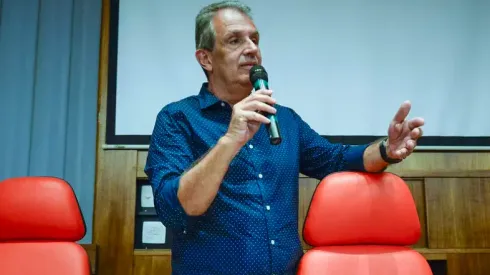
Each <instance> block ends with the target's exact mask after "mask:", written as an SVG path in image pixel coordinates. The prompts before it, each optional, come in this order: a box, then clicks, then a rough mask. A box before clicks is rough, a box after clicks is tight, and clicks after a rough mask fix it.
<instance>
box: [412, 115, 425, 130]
mask: <svg viewBox="0 0 490 275" xmlns="http://www.w3.org/2000/svg"><path fill="white" fill-rule="evenodd" d="M424 123H425V121H424V119H423V118H421V117H416V118H414V119H411V120H410V121H409V122H408V128H409V129H410V130H413V129H415V128H417V127H422V126H424Z"/></svg>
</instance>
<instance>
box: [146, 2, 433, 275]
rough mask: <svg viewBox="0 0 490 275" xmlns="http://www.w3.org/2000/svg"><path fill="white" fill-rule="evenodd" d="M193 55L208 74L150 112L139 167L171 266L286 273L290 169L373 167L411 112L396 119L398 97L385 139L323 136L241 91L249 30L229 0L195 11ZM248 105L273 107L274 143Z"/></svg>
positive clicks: (254, 56) (253, 47) (399, 147)
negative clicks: (345, 141) (193, 89)
mask: <svg viewBox="0 0 490 275" xmlns="http://www.w3.org/2000/svg"><path fill="white" fill-rule="evenodd" d="M196 59H197V61H198V62H199V64H200V65H201V66H202V68H203V69H204V71H205V73H206V76H207V79H208V82H207V83H205V84H203V86H202V88H201V90H200V92H199V94H198V95H196V96H191V97H188V98H185V99H182V100H180V101H178V102H174V103H171V104H168V105H167V106H165V107H164V108H163V109H162V110H161V111H160V112H159V114H158V116H157V121H156V125H155V128H154V131H153V134H152V139H151V144H150V148H149V153H148V159H147V166H146V169H145V171H146V173H147V175H148V177H149V179H150V181H151V184H152V186H153V190H154V198H155V207H156V210H157V213H158V215H159V218H160V219H161V221H162V223H163V224H164V225H165V226H166V227H167V228H168V229H169V230H171V231H172V233H173V247H172V270H173V274H199V275H208V274H256V275H260V274H294V273H295V270H296V266H297V264H298V261H299V259H300V257H301V256H302V248H301V243H300V239H299V235H298V223H297V221H298V215H297V213H298V209H297V207H298V175H299V173H303V174H305V175H307V176H310V177H314V178H317V179H322V178H324V177H325V176H326V175H328V174H330V173H333V172H336V171H344V170H352V171H369V172H379V171H383V170H384V169H385V168H386V167H387V165H388V164H389V163H394V162H398V161H401V160H402V159H404V158H405V157H407V156H408V155H410V153H411V152H412V151H413V149H414V147H415V145H416V140H417V139H418V138H419V137H420V136H421V135H422V131H421V128H420V127H421V126H422V125H423V123H424V122H423V120H422V119H421V118H417V119H413V120H409V121H407V120H405V118H406V117H407V115H408V112H409V110H410V104H409V103H408V102H405V103H403V104H402V106H401V107H400V110H399V111H398V113H397V114H396V115H395V117H394V119H393V121H392V122H391V123H390V124H389V128H388V138H387V139H385V140H383V141H379V142H374V143H372V144H367V145H363V146H349V145H342V144H332V143H329V142H328V141H327V140H326V139H325V138H323V137H321V136H320V135H319V134H317V133H316V132H315V131H314V130H312V129H311V128H310V127H309V126H308V124H306V123H305V122H304V121H303V120H302V119H301V118H300V116H299V115H298V114H296V113H295V112H294V111H293V110H292V109H290V108H287V107H284V106H281V105H279V104H276V101H275V100H274V99H273V97H272V96H271V95H272V92H271V91H269V90H260V91H257V92H254V93H251V91H252V84H251V83H250V80H249V70H250V68H251V66H252V65H254V64H260V63H261V54H260V49H259V34H258V32H257V29H256V27H255V25H254V23H253V21H252V18H251V16H250V9H249V8H248V7H246V6H245V5H243V4H241V3H239V2H233V1H225V2H220V3H215V4H211V5H209V6H207V7H205V8H203V9H202V10H201V12H200V13H199V14H198V16H197V17H196ZM305 100H307V99H305ZM258 111H261V112H268V113H275V114H276V115H277V117H278V121H280V127H281V128H280V130H281V134H282V136H283V141H282V143H281V144H280V145H276V146H273V145H270V143H269V137H268V133H267V130H266V128H265V126H264V125H263V124H266V123H269V120H268V119H267V118H266V117H265V116H263V115H261V114H260V113H259V112H258ZM353 199H355V198H353Z"/></svg>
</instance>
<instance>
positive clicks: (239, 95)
mask: <svg viewBox="0 0 490 275" xmlns="http://www.w3.org/2000/svg"><path fill="white" fill-rule="evenodd" d="M208 90H209V91H210V92H211V93H212V94H214V95H215V96H216V97H217V98H219V99H220V100H222V101H225V102H228V103H229V104H230V105H234V104H236V103H238V102H240V101H241V100H243V99H244V98H246V97H247V96H248V95H249V94H250V92H251V87H246V86H245V87H244V86H242V85H240V84H231V85H230V84H228V85H226V84H225V83H222V82H221V83H219V82H215V81H209V84H208Z"/></svg>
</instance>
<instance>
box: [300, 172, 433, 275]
mask: <svg viewBox="0 0 490 275" xmlns="http://www.w3.org/2000/svg"><path fill="white" fill-rule="evenodd" d="M303 237H304V240H305V242H306V243H308V244H309V245H311V246H313V248H312V249H311V250H309V251H307V252H306V253H305V255H304V256H303V258H302V259H301V261H300V263H299V267H298V273H297V274H300V275H310V274H311V275H313V274H314V275H339V274H342V275H429V274H430V275H431V274H432V271H431V268H430V266H429V264H428V262H427V260H426V259H425V258H424V257H423V256H422V255H421V254H419V253H418V252H416V251H415V250H413V249H411V248H410V247H408V246H409V245H413V244H415V243H416V242H417V241H418V240H419V238H420V222H419V218H418V215H417V209H416V208H415V203H414V201H413V197H412V194H411V192H410V190H409V189H408V187H407V185H406V183H405V182H404V181H403V180H402V179H401V178H399V177H398V176H396V175H394V174H391V173H378V174H370V173H356V172H340V173H334V174H331V175H329V176H327V177H326V178H324V179H323V180H322V181H321V182H320V184H319V185H318V187H317V189H316V190H315V193H314V195H313V198H312V200H311V204H310V208H309V210H308V214H307V217H306V220H305V223H304V228H303Z"/></svg>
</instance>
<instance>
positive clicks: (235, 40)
mask: <svg viewBox="0 0 490 275" xmlns="http://www.w3.org/2000/svg"><path fill="white" fill-rule="evenodd" d="M237 43H238V38H233V39H231V40H230V44H237Z"/></svg>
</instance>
